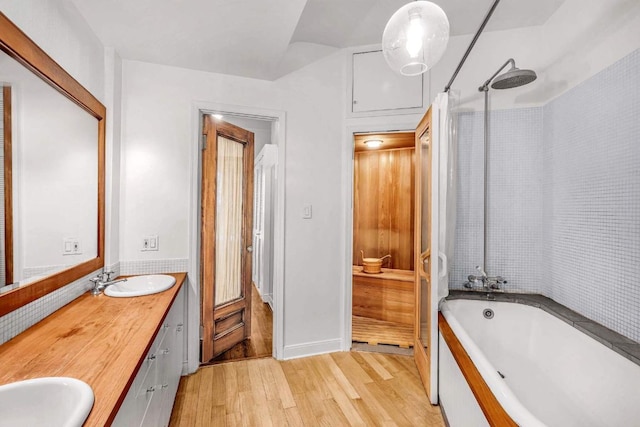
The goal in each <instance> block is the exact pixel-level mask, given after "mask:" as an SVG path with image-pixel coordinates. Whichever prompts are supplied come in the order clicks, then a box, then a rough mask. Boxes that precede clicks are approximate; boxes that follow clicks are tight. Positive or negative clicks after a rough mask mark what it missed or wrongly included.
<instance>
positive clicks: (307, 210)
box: [302, 205, 313, 219]
mask: <svg viewBox="0 0 640 427" xmlns="http://www.w3.org/2000/svg"><path fill="white" fill-rule="evenodd" d="M312 213H313V212H312V209H311V205H304V206H303V207H302V218H303V219H311V217H312V216H313V215H312Z"/></svg>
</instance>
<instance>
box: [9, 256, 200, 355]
mask: <svg viewBox="0 0 640 427" xmlns="http://www.w3.org/2000/svg"><path fill="white" fill-rule="evenodd" d="M187 264H188V260H187V259H167V260H154V261H123V262H118V263H115V264H112V265H109V266H107V267H106V268H105V269H106V270H107V271H109V270H111V271H114V272H115V276H114V277H117V276H120V275H121V274H126V275H131V274H153V273H176V272H185V271H187ZM98 273H100V270H97V271H95V272H94V273H92V274H90V275H88V276H86V277H83V278H82V279H80V280H77V281H75V282H73V283H71V284H69V285H67V286H65V287H63V288H60V289H58V290H57V291H55V292H52V293H50V294H48V295H46V296H44V297H42V298H40V299H38V300H36V301H34V302H32V303H30V304H27V305H25V306H24V307H21V308H19V309H18V310H15V311H13V312H11V313H9V314H7V315H5V316H2V317H0V344H2V343H5V342H7V341H9V340H10V339H11V338H13V337H15V336H16V335H18V334H19V333H21V332H23V331H25V330H27V329H28V328H30V327H31V326H33V325H35V324H36V323H38V322H39V321H41V320H42V319H44V318H45V317H47V316H49V315H50V314H52V313H53V312H55V311H56V310H58V309H60V308H62V307H63V306H65V305H67V304H69V303H70V302H71V301H73V300H74V299H76V298H78V297H79V296H80V295H82V294H83V293H85V292H87V291H89V290H90V289H91V287H92V286H93V285H92V283H91V282H90V281H89V279H91V278H92V277H95V276H96V275H97V274H98Z"/></svg>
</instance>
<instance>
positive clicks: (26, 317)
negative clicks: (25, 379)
mask: <svg viewBox="0 0 640 427" xmlns="http://www.w3.org/2000/svg"><path fill="white" fill-rule="evenodd" d="M99 272H100V271H99V270H98V271H96V272H94V273H92V274H89V275H88V276H85V277H83V278H82V279H79V280H76V281H75V282H73V283H71V284H69V285H67V286H65V287H63V288H60V289H58V290H56V291H54V292H51V293H50V294H48V295H45V296H44V297H42V298H40V299H37V300H35V301H33V302H32V303H29V304H27V305H25V306H24V307H20V308H19V309H17V310H15V311H12V312H11V313H9V314H6V315H4V316H2V317H0V334H1V335H0V344H2V343H5V342H7V341H9V340H10V339H11V338H13V337H15V336H16V335H18V334H19V333H21V332H23V331H25V330H27V329H29V328H30V327H31V326H33V325H35V324H36V323H38V322H39V321H41V320H42V319H44V318H45V317H47V316H49V315H50V314H52V313H53V312H55V311H56V310H58V309H60V308H62V307H64V306H65V305H67V304H69V303H70V302H71V301H73V300H74V299H76V298H78V297H79V296H80V295H82V294H83V293H85V292H87V291H88V290H89V289H91V286H92V283H91V282H90V281H89V279H90V278H92V277H94V276H95V275H96V274H98V273H99Z"/></svg>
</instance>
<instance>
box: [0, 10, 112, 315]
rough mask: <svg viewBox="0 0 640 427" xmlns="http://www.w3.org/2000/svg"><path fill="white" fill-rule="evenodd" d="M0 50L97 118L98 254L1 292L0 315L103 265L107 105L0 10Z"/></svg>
mask: <svg viewBox="0 0 640 427" xmlns="http://www.w3.org/2000/svg"><path fill="white" fill-rule="evenodd" d="M0 50H2V51H3V52H5V53H6V54H7V55H9V56H10V57H12V58H13V59H15V60H16V61H18V62H19V63H21V64H22V65H23V66H24V67H26V68H27V69H28V70H30V71H31V72H33V73H34V74H36V75H37V76H39V77H40V78H41V79H42V80H44V81H45V82H46V83H48V84H49V85H50V86H51V87H53V88H54V89H56V90H57V91H58V92H60V93H61V94H62V95H64V96H66V97H67V98H69V99H70V100H71V101H73V102H74V103H76V104H77V105H78V106H79V107H81V108H82V109H84V110H85V111H87V112H88V113H89V114H91V115H92V116H93V117H95V118H96V120H97V121H98V140H97V143H98V165H97V173H98V218H97V226H98V227H97V235H98V236H97V237H98V242H97V249H98V251H97V256H96V257H95V258H92V259H90V260H88V261H84V262H82V263H80V264H78V265H75V266H73V267H70V268H67V269H65V270H62V271H60V272H58V273H55V274H53V275H51V276H48V277H45V278H44V279H41V280H38V281H35V282H33V283H30V284H28V285H25V286H23V287H17V288H15V289H12V290H10V291H8V292H6V293H4V294H1V295H0V316H4V315H5V314H7V313H10V312H12V311H14V310H16V309H18V308H20V307H22V306H24V305H26V304H29V303H30V302H33V301H35V300H37V299H38V298H41V297H43V296H45V295H47V294H49V293H51V292H53V291H55V290H56V289H59V288H61V287H63V286H66V285H68V284H70V283H71V282H73V281H75V280H78V279H80V278H82V277H84V276H86V275H88V274H90V273H92V272H94V271H96V270H99V269H100V268H103V267H104V210H105V209H104V188H105V118H106V108H105V107H104V105H102V104H101V103H100V101H98V100H97V99H96V98H95V97H94V96H93V95H92V94H91V93H90V92H89V91H88V90H87V89H85V88H84V87H83V86H82V85H81V84H80V83H78V82H77V81H76V80H75V79H74V78H73V77H71V75H70V74H69V73H67V72H66V71H65V70H64V68H62V67H61V66H60V65H58V63H56V62H55V61H54V60H53V59H51V57H50V56H49V55H47V54H46V53H45V52H44V51H43V50H42V49H40V47H39V46H38V45H37V44H36V43H35V42H33V40H31V39H30V38H29V37H28V36H27V35H26V34H25V33H23V32H22V30H20V29H19V28H18V27H17V26H16V25H15V24H14V23H13V22H11V21H10V20H9V19H8V18H7V17H6V16H5V15H4V14H3V13H1V12H0Z"/></svg>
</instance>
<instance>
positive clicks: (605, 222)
mask: <svg viewBox="0 0 640 427" xmlns="http://www.w3.org/2000/svg"><path fill="white" fill-rule="evenodd" d="M639 117H640V50H636V51H635V52H633V53H632V54H630V55H628V56H627V57H625V58H623V59H622V60H620V61H618V62H616V63H615V64H613V65H611V66H610V67H608V68H607V69H605V70H603V71H601V72H600V73H598V74H596V75H595V76H593V77H592V78H590V79H589V80H587V81H585V82H583V83H581V84H580V85H578V86H576V87H574V88H572V89H571V90H569V91H567V92H566V93H564V94H563V95H561V96H560V97H558V98H556V99H555V100H553V101H551V102H549V103H548V104H546V105H545V106H543V107H538V108H525V109H514V110H500V111H491V112H490V125H489V133H490V149H489V157H490V169H489V170H490V174H489V175H490V177H489V231H488V234H489V235H488V247H489V250H488V254H489V256H488V262H487V264H488V266H487V269H488V273H489V274H497V275H502V276H504V277H505V278H506V279H507V280H508V282H509V283H508V284H507V285H506V289H507V291H514V292H535V293H542V294H544V295H546V296H548V297H550V298H552V299H554V300H555V301H557V302H559V303H561V304H563V305H565V306H567V307H569V308H571V309H573V310H575V311H577V312H579V313H581V314H583V315H584V316H586V317H588V318H590V319H592V320H594V321H596V322H598V323H601V324H603V325H605V326H607V327H608V328H611V329H613V330H615V331H616V332H619V333H621V334H623V335H625V336H627V337H629V338H631V339H633V340H635V341H640V284H639V283H638V280H637V278H638V277H640V120H639V119H638V118H639ZM482 120H483V113H482V112H479V113H461V114H460V115H459V124H460V126H459V134H458V135H459V150H458V153H459V154H458V156H459V161H458V183H459V184H458V186H459V187H458V214H457V216H458V222H457V226H456V247H455V262H454V264H453V265H452V272H451V281H450V288H452V289H460V288H462V283H463V282H464V281H465V279H466V276H467V275H469V274H473V273H474V271H473V268H474V266H475V265H479V264H482V191H483V181H482V180H483V178H482V173H483V172H482V153H483V139H482V135H483V125H482Z"/></svg>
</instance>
